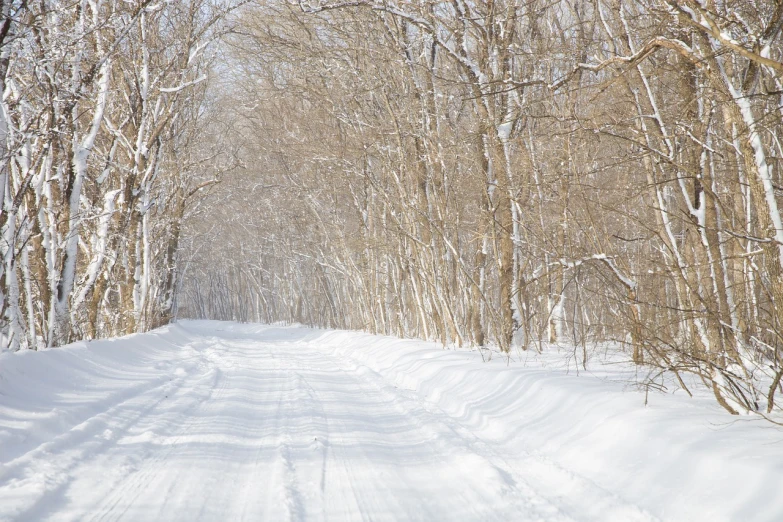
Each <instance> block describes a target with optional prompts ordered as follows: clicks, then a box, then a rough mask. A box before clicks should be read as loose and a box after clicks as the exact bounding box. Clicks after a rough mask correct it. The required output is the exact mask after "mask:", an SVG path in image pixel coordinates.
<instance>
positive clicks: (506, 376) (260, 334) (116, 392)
mask: <svg viewBox="0 0 783 522" xmlns="http://www.w3.org/2000/svg"><path fill="white" fill-rule="evenodd" d="M519 358H521V359H522V360H518V361H517V362H511V364H507V361H506V360H504V359H503V358H501V357H497V356H496V357H494V358H493V360H492V361H491V362H488V363H483V362H482V358H481V355H480V354H479V353H478V352H475V351H453V350H442V349H440V348H438V347H437V346H436V345H434V344H431V343H426V342H422V341H411V340H400V339H395V338H390V337H380V336H372V335H369V334H362V333H356V332H343V331H326V330H314V329H308V328H302V327H279V326H260V325H239V324H235V323H221V322H211V321H186V322H180V323H178V324H176V325H170V326H167V327H164V328H161V329H158V330H156V331H154V332H151V333H148V334H143V335H133V336H128V337H124V338H120V339H115V340H108V341H95V342H90V343H76V344H73V345H70V346H68V347H65V348H59V349H51V350H44V351H42V352H21V353H9V352H6V353H3V354H0V520H19V521H38V520H58V521H59V520H62V521H66V520H74V521H110V520H127V521H149V520H160V521H187V522H193V521H213V520H214V521H240V520H273V521H278V520H336V521H348V520H376V521H382V520H432V521H445V520H460V521H461V520H465V521H471V520H482V521H483V520H498V521H534V520H535V521H569V520H576V521H596V522H599V521H600V522H606V521H617V522H634V521H651V520H681V521H698V520H708V521H710V522H718V521H723V520H737V521H750V520H752V521H780V520H783V495H781V494H780V492H781V487H783V430H781V429H779V428H775V427H773V426H772V425H771V424H768V423H766V422H763V421H758V420H753V418H752V417H743V418H739V419H737V418H735V417H731V416H729V415H727V414H726V413H724V412H722V411H721V410H720V409H719V408H717V407H716V406H714V405H713V403H712V401H711V400H710V399H709V398H708V397H699V396H697V397H696V398H693V399H691V398H689V397H687V396H686V395H685V394H681V393H676V394H674V395H671V394H669V395H662V394H654V395H651V396H650V397H649V404H648V405H646V406H645V394H644V393H641V392H639V391H638V389H637V388H635V387H632V386H629V385H628V382H621V379H619V378H614V379H612V378H608V377H611V376H612V375H613V374H612V372H613V370H612V369H611V368H609V369H607V370H606V371H605V372H604V373H598V372H581V373H579V375H577V374H576V373H575V372H574V371H573V367H572V368H571V370H570V371H567V370H566V369H565V368H564V367H562V365H558V364H557V363H556V361H557V360H561V359H557V358H555V357H546V356H538V355H535V354H533V353H530V354H529V355H528V354H524V355H522V356H518V359H519ZM588 368H590V366H588ZM621 374H622V373H621V372H620V373H617V374H616V375H621Z"/></svg>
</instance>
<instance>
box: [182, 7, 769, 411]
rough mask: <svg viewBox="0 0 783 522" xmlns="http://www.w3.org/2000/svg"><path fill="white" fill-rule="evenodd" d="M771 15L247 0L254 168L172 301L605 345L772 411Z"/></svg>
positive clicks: (490, 337) (243, 48) (238, 54)
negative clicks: (254, 0) (259, 1)
mask: <svg viewBox="0 0 783 522" xmlns="http://www.w3.org/2000/svg"><path fill="white" fill-rule="evenodd" d="M782 27H783V3H781V2H776V1H773V0H757V1H754V2H745V1H736V2H711V1H708V2H704V1H697V0H633V1H631V0H560V1H557V2H551V1H548V0H488V1H480V2H470V1H466V0H452V1H447V2H440V1H438V2H435V1H421V2H402V1H399V2H398V1H395V0H358V1H350V2H339V1H321V2H308V1H303V2H299V3H295V2H286V1H282V0H281V1H268V2H263V5H259V6H258V7H257V8H256V9H254V10H253V11H252V13H250V14H248V16H245V17H244V21H243V27H242V29H241V33H242V34H241V36H238V37H236V38H233V39H232V40H231V47H230V48H231V51H230V58H229V59H230V60H231V63H232V65H231V67H230V68H231V70H232V71H233V77H232V81H231V88H230V89H226V90H225V92H224V95H225V96H226V97H227V98H230V99H232V100H234V102H233V104H232V105H231V106H232V107H233V109H234V110H233V111H230V114H231V116H230V117H231V118H232V119H233V120H235V121H236V122H238V125H239V126H240V127H241V131H242V136H243V140H244V145H243V151H242V157H243V158H244V161H245V170H244V171H243V173H242V174H241V175H238V176H236V177H234V178H233V179H232V180H231V181H230V182H228V183H226V184H224V185H223V186H222V187H221V188H220V190H219V192H216V193H215V198H216V199H215V201H216V202H218V203H219V204H218V205H216V206H215V207H212V208H214V210H215V212H216V214H213V215H211V216H210V217H209V218H208V219H205V220H202V221H201V222H193V223H192V227H191V228H190V232H189V234H190V236H191V237H194V238H195V237H197V236H198V235H199V234H201V235H204V237H206V234H208V233H210V232H211V233H212V236H210V238H211V239H209V241H210V242H209V244H212V245H220V248H211V249H208V248H200V249H198V247H197V246H196V245H195V244H194V246H193V248H192V249H189V255H188V260H189V264H188V266H189V270H190V272H189V273H190V274H191V277H190V278H188V280H187V282H186V285H185V288H184V295H183V299H185V302H186V303H187V304H186V308H185V309H184V312H185V313H186V314H187V315H190V316H194V317H213V318H223V319H239V320H252V321H281V320H282V321H293V322H302V323H307V324H313V325H322V326H330V327H342V328H354V329H367V330H370V331H373V332H384V333H390V334H395V335H401V336H415V337H421V338H426V339H436V340H439V341H441V342H443V343H446V344H449V343H455V344H470V345H485V344H487V343H490V342H491V343H496V344H497V345H498V346H499V347H500V348H501V349H503V350H506V351H508V350H511V349H512V347H514V346H519V347H521V348H524V349H526V348H531V347H537V348H541V347H543V343H544V342H564V343H569V344H572V345H576V346H586V345H587V343H592V342H598V341H618V342H619V343H622V345H623V346H626V347H627V349H628V350H629V356H630V357H632V358H633V360H634V361H635V362H637V363H638V364H640V365H647V367H649V368H651V369H652V371H651V372H650V373H651V374H657V373H660V372H673V373H674V374H675V375H677V376H680V375H681V374H682V373H683V372H692V373H695V374H698V375H699V376H701V377H702V378H703V380H704V382H705V383H707V384H708V385H709V386H710V387H712V389H713V390H714V393H715V396H716V399H717V400H718V401H719V402H720V403H721V404H722V405H723V406H724V407H725V408H726V409H727V410H728V411H730V412H732V413H739V412H745V411H753V410H755V411H764V412H766V411H771V410H772V408H773V402H774V396H775V391H776V390H777V389H778V388H779V384H780V377H781V374H782V373H783V364H781V362H782V361H781V356H780V347H781V340H782V339H781V333H783V329H782V325H781V319H783V276H782V274H783V272H782V267H783V222H782V220H781V212H780V201H781V200H780V191H781V189H780V187H781V186H783V183H782V182H781V158H782V157H783V146H782V145H781V141H780V136H781V135H783V103H782V102H783V84H782V80H783V78H782V73H783V63H781V57H783V45H782V44H781V28H782ZM216 216H218V217H216ZM215 219H217V220H218V221H220V222H221V223H223V224H231V226H225V227H224V228H222V229H221V230H222V231H221V232H219V233H218V232H216V231H215V229H214V220H215ZM656 369H657V370H656ZM683 386H684V383H683Z"/></svg>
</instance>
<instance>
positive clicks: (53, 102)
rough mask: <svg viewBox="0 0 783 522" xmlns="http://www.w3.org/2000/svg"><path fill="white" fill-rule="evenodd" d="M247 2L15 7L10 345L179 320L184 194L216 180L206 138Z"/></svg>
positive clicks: (5, 48) (40, 2) (4, 274)
mask: <svg viewBox="0 0 783 522" xmlns="http://www.w3.org/2000/svg"><path fill="white" fill-rule="evenodd" d="M234 4H235V3H233V4H232V3H229V2H213V1H210V0H184V1H181V2H155V1H152V0H134V1H131V2H128V1H119V0H76V1H73V2H60V1H54V0H36V1H26V2H25V1H15V0H10V1H6V2H3V4H2V5H3V8H2V9H3V10H2V24H1V25H0V46H1V47H0V49H1V50H0V78H1V81H2V87H3V89H2V90H3V100H2V110H0V147H1V148H0V153H1V154H0V199H2V212H1V213H0V227H2V241H0V256H1V257H2V261H3V262H2V268H0V344H2V345H7V346H9V347H10V348H11V349H19V348H25V347H26V348H33V349H35V348H37V347H40V346H56V345H60V344H64V343H67V342H69V341H71V340H74V339H78V338H94V337H99V336H108V335H116V334H123V333H130V332H134V331H137V330H144V329H147V328H150V327H152V326H154V325H156V324H159V323H160V322H161V321H162V320H164V319H165V317H167V316H169V315H170V314H171V311H170V309H171V307H172V303H171V302H172V300H173V287H174V286H176V281H175V279H176V274H177V272H176V268H175V266H176V251H177V240H178V234H179V232H178V231H179V226H180V223H181V221H182V217H183V213H184V208H185V206H186V199H187V198H188V197H189V196H193V195H194V193H193V189H194V188H195V187H198V186H199V184H200V183H202V182H204V181H205V180H209V179H211V178H212V176H214V170H215V169H214V168H212V167H209V168H205V167H204V166H203V165H199V164H198V161H199V159H200V158H199V157H198V155H199V154H203V153H205V151H204V150H203V149H202V148H201V145H200V144H199V145H198V146H196V145H195V142H196V140H197V139H200V138H199V136H200V135H201V134H203V132H204V129H203V127H202V125H203V123H204V122H203V120H204V118H203V113H204V108H205V105H206V104H207V99H206V98H205V96H206V92H207V91H206V79H207V76H208V74H209V71H210V68H211V67H212V58H213V54H214V51H215V46H214V42H216V40H217V38H219V37H220V35H221V33H222V32H223V31H224V30H225V27H224V26H223V21H224V19H225V15H226V13H227V12H228V11H230V10H231V9H232V8H233V7H235V5H234ZM172 246H173V249H172Z"/></svg>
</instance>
